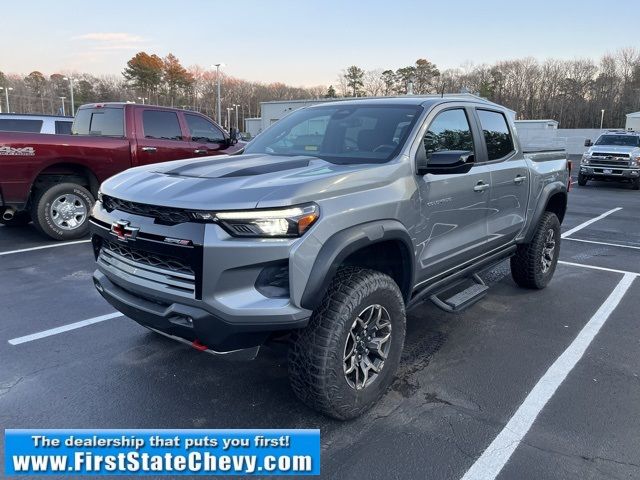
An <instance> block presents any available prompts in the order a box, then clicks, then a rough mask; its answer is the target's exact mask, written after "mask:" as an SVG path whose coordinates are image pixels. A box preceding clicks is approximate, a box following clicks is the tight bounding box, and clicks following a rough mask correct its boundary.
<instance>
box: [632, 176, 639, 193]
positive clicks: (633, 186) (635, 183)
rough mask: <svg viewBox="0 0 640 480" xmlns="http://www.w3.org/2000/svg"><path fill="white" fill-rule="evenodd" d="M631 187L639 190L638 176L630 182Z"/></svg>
mask: <svg viewBox="0 0 640 480" xmlns="http://www.w3.org/2000/svg"><path fill="white" fill-rule="evenodd" d="M631 188H632V189H633V190H640V177H638V178H636V179H634V180H633V182H631Z"/></svg>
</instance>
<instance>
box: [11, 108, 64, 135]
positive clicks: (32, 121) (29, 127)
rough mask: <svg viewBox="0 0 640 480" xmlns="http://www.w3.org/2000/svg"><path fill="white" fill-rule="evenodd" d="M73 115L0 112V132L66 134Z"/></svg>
mask: <svg viewBox="0 0 640 480" xmlns="http://www.w3.org/2000/svg"><path fill="white" fill-rule="evenodd" d="M72 124H73V117H62V116H58V115H27V114H16V113H0V132H27V133H49V134H54V133H55V134H58V135H60V134H62V135H68V134H70V133H71V125H72Z"/></svg>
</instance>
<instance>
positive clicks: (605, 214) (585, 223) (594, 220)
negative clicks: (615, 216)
mask: <svg viewBox="0 0 640 480" xmlns="http://www.w3.org/2000/svg"><path fill="white" fill-rule="evenodd" d="M618 210H622V207H616V208H612V209H611V210H609V211H608V212H604V213H603V214H602V215H598V216H597V217H596V218H592V219H591V220H587V221H586V222H584V223H581V224H580V225H578V226H577V227H573V228H572V229H571V230H568V231H566V232H564V233H563V234H562V238H565V237H568V236H569V235H571V234H573V233H576V232H577V231H580V230H582V229H583V228H585V227H588V226H589V225H591V224H592V223H594V222H597V221H598V220H602V219H603V218H604V217H606V216H608V215H611V214H612V213H615V212H617V211H618Z"/></svg>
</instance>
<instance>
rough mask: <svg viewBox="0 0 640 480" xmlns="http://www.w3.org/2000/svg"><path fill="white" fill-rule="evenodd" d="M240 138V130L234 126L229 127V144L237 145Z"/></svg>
mask: <svg viewBox="0 0 640 480" xmlns="http://www.w3.org/2000/svg"><path fill="white" fill-rule="evenodd" d="M238 140H240V130H239V129H237V128H234V127H231V128H230V129H229V145H235V144H236V143H238Z"/></svg>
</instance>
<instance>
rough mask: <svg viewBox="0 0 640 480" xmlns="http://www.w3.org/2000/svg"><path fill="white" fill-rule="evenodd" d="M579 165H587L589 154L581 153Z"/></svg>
mask: <svg viewBox="0 0 640 480" xmlns="http://www.w3.org/2000/svg"><path fill="white" fill-rule="evenodd" d="M580 165H589V154H587V153H585V154H584V155H582V160H580Z"/></svg>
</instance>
